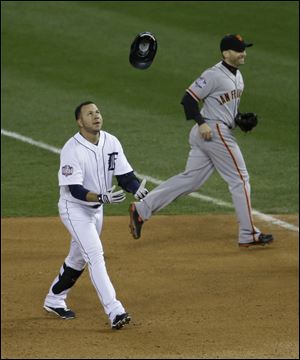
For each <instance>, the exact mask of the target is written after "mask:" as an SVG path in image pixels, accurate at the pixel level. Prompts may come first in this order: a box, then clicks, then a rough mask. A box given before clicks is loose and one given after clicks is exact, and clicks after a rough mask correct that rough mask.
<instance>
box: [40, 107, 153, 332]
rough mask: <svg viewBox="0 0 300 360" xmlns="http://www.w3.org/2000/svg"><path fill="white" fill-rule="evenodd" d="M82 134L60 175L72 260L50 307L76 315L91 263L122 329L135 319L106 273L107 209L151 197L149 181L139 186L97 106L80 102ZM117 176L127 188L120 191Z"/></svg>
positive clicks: (54, 287)
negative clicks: (79, 288)
mask: <svg viewBox="0 0 300 360" xmlns="http://www.w3.org/2000/svg"><path fill="white" fill-rule="evenodd" d="M75 118H76V121H77V124H78V126H79V132H78V133H77V134H75V135H74V136H73V137H72V138H70V139H69V140H68V141H67V142H66V144H65V145H64V147H63V149H62V151H61V155H60V168H59V172H58V179H59V186H60V199H59V203H58V208H59V214H60V218H61V220H62V222H63V223H64V225H65V226H66V228H67V229H68V231H69V233H70V234H71V245H70V251H69V254H68V256H67V257H66V258H65V261H64V263H63V265H62V266H61V268H60V272H59V274H58V276H57V277H56V278H55V279H54V281H53V283H52V284H51V286H50V289H49V292H48V294H47V296H46V298H45V301H44V309H45V310H47V311H48V312H51V313H54V314H56V315H57V316H59V317H60V318H62V319H72V318H74V317H75V313H74V312H73V311H72V310H70V309H68V307H67V305H66V298H67V294H68V292H69V291H70V288H71V287H72V286H73V285H74V284H75V282H76V280H77V279H78V278H79V276H80V275H81V274H82V272H83V270H84V268H85V265H86V264H88V269H89V274H90V278H91V281H92V284H93V285H94V287H95V290H96V292H97V294H98V297H99V300H100V302H101V304H102V306H103V308H104V311H105V313H106V314H107V316H108V317H109V320H110V322H111V327H112V328H113V329H120V328H122V327H123V326H124V325H125V324H128V323H129V321H130V320H131V317H130V315H129V314H128V313H127V312H126V311H125V309H124V307H123V305H122V304H121V302H120V301H119V300H117V298H116V293H115V290H114V287H113V285H112V283H111V281H110V279H109V276H108V274H107V271H106V267H105V261H104V253H103V248H102V244H101V240H100V239H99V235H100V233H101V228H102V222H103V205H104V204H114V203H120V202H121V201H123V200H124V199H125V197H126V195H125V192H124V190H125V191H127V192H130V193H133V194H134V197H135V198H136V199H142V198H143V197H144V196H145V195H146V194H147V192H148V191H147V189H146V188H145V180H143V182H142V183H140V182H139V180H138V179H137V177H136V176H135V174H134V172H133V169H132V167H131V166H130V164H129V163H128V161H127V159H126V157H125V154H124V152H123V149H122V146H121V144H120V142H119V140H118V139H117V138H116V137H115V136H113V135H111V134H109V133H108V132H105V131H103V130H101V128H102V123H103V119H102V116H101V114H100V111H99V109H98V107H97V105H96V104H94V103H93V102H91V101H87V102H84V103H82V104H80V105H79V106H78V107H77V108H76V110H75ZM113 176H116V178H117V181H118V185H119V186H120V187H121V188H122V190H119V191H114V188H115V186H113V187H112V180H113Z"/></svg>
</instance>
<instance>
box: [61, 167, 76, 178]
mask: <svg viewBox="0 0 300 360" xmlns="http://www.w3.org/2000/svg"><path fill="white" fill-rule="evenodd" d="M61 172H62V174H63V175H64V176H70V175H72V174H73V168H72V166H70V165H65V166H63V167H62V168H61Z"/></svg>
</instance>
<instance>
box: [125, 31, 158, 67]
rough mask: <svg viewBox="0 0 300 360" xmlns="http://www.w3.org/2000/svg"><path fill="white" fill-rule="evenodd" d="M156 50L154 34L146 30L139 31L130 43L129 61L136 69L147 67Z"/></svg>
mask: <svg viewBox="0 0 300 360" xmlns="http://www.w3.org/2000/svg"><path fill="white" fill-rule="evenodd" d="M156 50H157V40H156V38H155V36H154V35H153V34H152V33H150V32H148V31H146V32H141V33H140V34H138V35H137V36H136V38H135V39H134V41H133V43H132V44H131V47H130V54H129V62H130V64H131V65H132V66H134V67H135V68H137V69H141V70H143V69H147V68H148V67H149V66H150V65H151V64H152V61H153V59H154V56H155V54H156Z"/></svg>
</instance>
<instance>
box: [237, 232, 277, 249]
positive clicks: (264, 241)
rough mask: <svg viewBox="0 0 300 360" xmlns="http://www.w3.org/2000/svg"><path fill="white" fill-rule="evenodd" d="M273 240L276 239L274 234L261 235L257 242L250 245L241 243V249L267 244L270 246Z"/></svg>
mask: <svg viewBox="0 0 300 360" xmlns="http://www.w3.org/2000/svg"><path fill="white" fill-rule="evenodd" d="M273 240H274V238H273V235H272V234H263V233H261V234H260V235H259V237H258V239H257V240H256V241H252V242H250V243H245V244H241V243H240V244H239V247H250V246H255V245H261V246H265V245H267V244H270V243H271V242H272V241H273Z"/></svg>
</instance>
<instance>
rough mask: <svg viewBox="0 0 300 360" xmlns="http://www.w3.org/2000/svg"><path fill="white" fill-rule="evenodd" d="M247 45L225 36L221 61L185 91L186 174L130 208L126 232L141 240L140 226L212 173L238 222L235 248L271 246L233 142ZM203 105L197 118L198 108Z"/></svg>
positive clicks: (165, 184)
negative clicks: (260, 225)
mask: <svg viewBox="0 0 300 360" xmlns="http://www.w3.org/2000/svg"><path fill="white" fill-rule="evenodd" d="M252 45H253V44H246V43H245V42H244V40H243V39H242V37H241V36H240V35H233V34H230V35H226V36H224V37H223V38H222V40H221V43H220V50H221V53H222V57H223V60H222V61H220V62H219V63H217V64H216V65H214V66H213V67H211V68H209V69H207V70H206V71H204V72H203V73H202V74H201V76H200V77H199V78H197V79H196V80H195V81H194V82H193V83H192V84H191V85H190V86H189V87H188V89H187V90H186V93H185V95H184V97H183V99H182V102H181V104H182V105H183V107H184V111H185V115H186V118H187V120H190V119H194V120H195V121H196V124H195V125H194V126H193V128H192V129H191V132H190V138H189V142H190V147H191V149H190V152H189V156H188V159H187V163H186V168H185V171H184V172H183V173H181V174H178V175H176V176H173V177H172V178H170V179H168V180H167V181H166V182H164V183H162V184H161V185H159V186H158V187H157V188H155V189H154V190H152V191H151V192H150V193H149V194H148V195H147V196H146V197H145V198H144V199H143V201H142V202H139V203H137V202H134V203H132V204H131V205H130V208H129V212H130V225H129V227H130V230H131V233H132V235H133V237H134V238H135V239H138V238H139V237H140V236H141V229H142V225H143V223H144V222H145V221H146V220H148V219H149V218H150V217H151V215H152V214H153V213H155V212H157V211H159V210H160V209H162V208H164V207H165V206H167V205H168V204H169V203H171V202H172V201H173V200H175V199H176V198H178V197H179V196H181V195H186V194H189V193H191V192H193V191H195V190H197V189H198V188H200V187H201V185H202V184H203V183H204V182H205V181H206V180H207V179H208V178H209V177H210V175H211V174H212V173H213V171H214V170H215V169H216V170H217V171H218V173H219V174H220V175H221V177H222V178H223V179H224V180H225V181H226V182H227V184H228V187H229V191H230V192H231V195H232V200H233V204H234V207H235V210H236V215H237V218H238V222H239V237H238V244H239V246H240V247H249V246H253V245H265V244H269V243H271V242H272V241H273V236H272V235H271V234H263V233H262V232H261V231H260V230H259V229H258V228H257V227H255V226H254V223H253V218H252V211H251V202H250V184H249V175H248V172H247V169H246V165H245V161H244V159H243V155H242V153H241V151H240V148H239V146H238V144H237V142H236V139H235V138H234V136H233V131H232V130H233V129H234V128H235V127H236V122H235V119H236V116H237V114H240V113H239V105H240V98H241V95H242V93H243V90H244V82H243V77H242V74H241V73H240V71H239V70H238V67H239V66H240V65H242V64H244V62H245V57H246V47H249V46H252ZM199 102H201V103H202V104H203V106H202V109H201V112H200V111H199V106H198V103H199Z"/></svg>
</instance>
